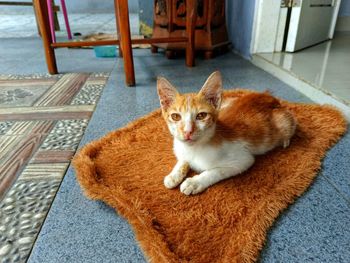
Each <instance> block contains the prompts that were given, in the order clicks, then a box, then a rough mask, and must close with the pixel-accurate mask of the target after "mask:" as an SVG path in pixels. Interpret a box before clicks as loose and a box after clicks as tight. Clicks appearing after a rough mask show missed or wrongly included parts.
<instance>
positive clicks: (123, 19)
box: [34, 0, 197, 86]
mask: <svg viewBox="0 0 350 263" xmlns="http://www.w3.org/2000/svg"><path fill="white" fill-rule="evenodd" d="M196 3H197V0H187V5H186V19H185V26H186V30H184V31H183V33H182V34H181V35H179V36H177V37H168V38H149V39H131V36H130V24H129V8H128V1H127V0H114V6H115V16H116V25H117V29H118V36H119V39H115V40H99V41H81V42H59V43H53V41H52V35H51V33H50V26H49V18H48V12H47V10H48V9H47V3H46V0H34V4H35V8H36V12H37V14H38V22H39V25H40V29H41V32H42V41H43V46H44V49H45V58H46V63H47V67H48V71H49V73H50V74H57V73H58V70H57V64H56V57H55V49H56V48H62V47H81V46H102V45H119V49H120V50H121V51H122V56H123V59H124V71H125V82H126V84H127V85H128V86H135V72H134V62H133V56H132V47H131V45H132V44H155V43H178V42H183V43H186V44H185V46H186V65H187V66H189V67H192V66H194V38H195V34H194V29H195V28H194V27H195V22H196V10H197V8H196Z"/></svg>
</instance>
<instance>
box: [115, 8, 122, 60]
mask: <svg viewBox="0 0 350 263" xmlns="http://www.w3.org/2000/svg"><path fill="white" fill-rule="evenodd" d="M118 17H119V6H118V5H117V4H116V5H115V22H116V26H117V35H118V39H120V26H119V19H118ZM118 51H119V52H118V54H119V57H121V58H122V57H123V51H122V46H121V45H120V44H119V50H118Z"/></svg>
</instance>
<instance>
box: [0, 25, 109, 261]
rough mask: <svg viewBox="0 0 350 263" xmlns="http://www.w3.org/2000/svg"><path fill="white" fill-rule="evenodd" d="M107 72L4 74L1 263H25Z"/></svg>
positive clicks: (0, 95)
mask: <svg viewBox="0 0 350 263" xmlns="http://www.w3.org/2000/svg"><path fill="white" fill-rule="evenodd" d="M0 20H1V19H0ZM0 27H1V26H0ZM108 76H109V74H106V73H91V74H86V73H81V74H80V73H79V74H78V73H71V74H63V75H54V76H50V75H48V74H36V75H31V76H22V75H19V76H18V75H8V76H5V75H0V263H3V262H26V260H27V258H28V256H29V253H30V251H31V248H32V246H33V243H34V241H35V239H36V236H37V234H38V232H39V231H40V228H41V225H42V223H43V221H44V219H45V217H46V214H47V212H48V210H49V208H50V205H51V202H52V200H53V198H54V196H55V194H56V192H57V190H58V187H59V185H60V183H61V181H62V178H63V176H64V174H65V172H66V169H67V167H68V165H69V163H70V160H71V158H72V156H73V155H74V153H75V151H76V148H77V146H78V144H79V142H80V140H81V138H82V136H83V134H84V131H85V128H86V126H87V124H88V122H89V119H90V117H91V115H92V112H93V111H94V108H95V104H96V103H97V101H98V98H99V96H100V94H101V92H102V90H103V88H104V86H105V84H106V81H107V79H108Z"/></svg>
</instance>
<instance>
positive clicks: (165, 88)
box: [157, 77, 178, 110]
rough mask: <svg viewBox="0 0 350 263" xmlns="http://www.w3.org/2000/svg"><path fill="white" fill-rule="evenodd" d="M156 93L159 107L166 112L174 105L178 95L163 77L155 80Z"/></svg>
mask: <svg viewBox="0 0 350 263" xmlns="http://www.w3.org/2000/svg"><path fill="white" fill-rule="evenodd" d="M157 91H158V96H159V100H160V106H161V107H162V109H163V110H167V109H168V108H169V107H170V106H171V104H173V103H174V101H175V99H176V95H177V94H178V92H177V90H176V88H175V87H174V86H173V85H171V84H170V82H169V81H168V80H167V79H166V78H163V77H159V78H158V79H157Z"/></svg>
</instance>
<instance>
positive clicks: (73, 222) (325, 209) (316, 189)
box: [0, 40, 350, 263]
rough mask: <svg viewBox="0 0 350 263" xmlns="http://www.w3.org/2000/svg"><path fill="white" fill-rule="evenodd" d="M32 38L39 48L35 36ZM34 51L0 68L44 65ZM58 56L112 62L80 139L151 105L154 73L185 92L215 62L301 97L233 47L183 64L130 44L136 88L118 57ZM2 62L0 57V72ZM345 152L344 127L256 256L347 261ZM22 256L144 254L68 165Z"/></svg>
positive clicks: (93, 64)
mask: <svg viewBox="0 0 350 263" xmlns="http://www.w3.org/2000/svg"><path fill="white" fill-rule="evenodd" d="M32 41H33V43H34V45H37V46H38V48H40V44H39V43H38V42H36V41H35V40H32ZM26 54H27V53H26ZM26 54H24V56H28V55H26ZM1 55H4V54H1V53H0V58H1ZM34 56H35V58H34V59H32V58H30V57H28V63H29V64H30V65H33V67H32V68H28V67H27V66H26V70H23V69H19V70H20V72H18V71H16V70H17V69H18V68H17V67H15V66H13V67H12V68H11V69H7V70H5V71H11V70H12V72H11V73H17V74H18V73H22V71H23V72H24V73H27V71H28V70H30V71H31V72H28V73H34V72H45V64H44V61H43V58H42V59H41V57H38V56H37V55H34ZM59 57H61V61H60V63H59V67H60V68H61V70H62V71H106V70H111V69H112V67H113V70H112V75H111V77H110V79H109V81H108V85H107V87H106V88H105V90H104V93H103V95H102V98H101V100H100V102H99V104H98V106H97V109H96V111H95V113H94V115H93V117H92V120H91V122H90V124H89V126H88V128H87V130H86V133H85V136H84V138H83V140H82V141H81V144H80V147H81V146H83V145H84V144H86V143H88V142H90V141H92V140H95V139H98V138H100V137H101V136H103V135H105V134H106V133H107V132H109V131H112V130H114V129H116V128H119V127H122V126H123V125H125V124H126V123H128V122H129V121H132V120H134V119H136V118H138V117H140V116H142V115H144V114H146V113H148V112H150V111H152V110H154V109H155V108H157V107H158V105H159V103H158V98H157V94H156V89H155V82H156V77H157V76H158V75H163V76H165V77H167V78H168V79H169V80H170V81H171V82H173V83H174V84H175V85H177V86H179V87H180V90H182V91H185V92H188V91H196V90H198V89H199V88H200V87H201V85H202V84H203V82H204V80H205V79H206V77H207V76H208V75H209V74H210V73H211V72H212V71H214V70H217V69H219V70H221V72H222V74H223V76H224V85H225V88H230V87H243V88H250V89H255V90H265V89H269V90H271V91H272V92H273V93H274V94H275V95H276V96H279V97H282V98H284V99H288V100H291V101H297V102H308V101H309V100H308V99H307V98H306V97H304V96H303V95H301V94H300V93H298V92H296V91H295V90H293V89H292V88H290V87H288V86H287V85H286V84H284V83H282V82H281V81H279V80H277V79H276V78H274V77H272V76H271V75H269V74H267V73H265V72H264V71H262V70H260V69H258V68H256V67H254V66H253V65H252V64H250V62H248V61H245V60H243V59H241V58H240V57H238V56H236V55H234V54H233V53H229V54H226V55H224V56H221V57H218V58H216V59H213V60H210V61H204V60H200V59H199V60H198V61H197V66H196V67H194V68H191V69H190V68H186V67H185V66H184V60H183V59H178V60H167V59H166V58H165V57H164V56H163V55H161V54H158V55H153V54H150V52H149V51H148V50H136V51H135V65H136V66H135V70H136V77H137V83H138V86H137V87H136V88H127V87H125V86H124V75H123V73H122V72H123V68H122V61H121V60H118V62H117V63H116V64H115V65H114V61H110V60H98V59H94V58H93V56H92V54H91V51H89V50H60V51H59ZM71 58H73V59H71ZM74 58H76V59H74ZM5 59H6V56H5ZM7 59H8V60H10V59H9V58H7ZM73 62H74V63H73ZM12 65H13V64H12ZM18 65H19V64H18ZM3 69H4V68H3V67H2V66H1V65H0V72H3V71H2V70H3ZM33 71H34V72H33ZM3 73H5V72H3ZM349 159H350V134H349V133H348V134H347V135H346V136H345V137H344V138H343V139H342V140H341V141H340V142H339V143H338V144H337V145H336V146H335V147H334V148H333V149H332V150H331V151H329V152H328V154H327V157H326V159H325V160H324V162H323V170H322V172H321V173H320V175H319V176H318V177H317V179H316V180H315V181H314V183H313V184H312V186H311V187H310V189H309V190H308V191H307V192H306V193H305V194H304V195H303V196H302V197H301V198H299V199H298V200H297V202H296V203H295V204H293V205H291V206H290V207H289V209H287V210H286V211H285V212H284V213H283V214H282V215H281V216H280V217H279V218H278V220H277V221H276V223H275V225H274V226H273V228H272V229H271V231H270V233H269V236H268V239H267V243H266V246H265V247H264V249H263V251H262V254H261V262H266V263H267V262H268V263H270V262H350V228H349V222H350V162H349ZM28 262H30V263H33V262H38V263H39V262H40V263H42V262H50V263H51V262H53V263H54V262H84V263H85V262H133V263H134V262H135V263H136V262H145V259H144V257H143V254H142V251H141V250H140V248H139V247H138V245H137V242H136V241H135V239H134V236H133V232H132V230H131V228H130V226H129V224H128V223H127V222H126V221H125V220H124V219H123V218H120V217H119V216H118V215H117V214H116V213H115V212H114V210H113V209H111V208H109V207H107V206H106V205H104V204H103V203H101V202H95V201H90V200H88V199H86V198H85V197H84V196H83V195H82V193H81V191H80V188H79V186H78V184H77V182H76V179H75V176H74V171H73V169H72V168H69V170H68V172H67V174H66V176H65V178H64V180H63V183H62V185H61V187H60V190H59V192H58V194H57V196H56V198H55V201H54V203H53V205H52V207H51V210H50V212H49V214H48V217H47V219H46V221H45V224H44V226H43V228H42V230H41V233H40V235H39V238H38V239H37V241H36V244H35V246H34V248H33V251H32V254H31V257H30V259H29V261H28Z"/></svg>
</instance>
